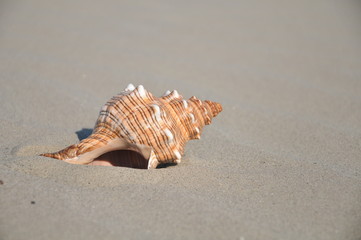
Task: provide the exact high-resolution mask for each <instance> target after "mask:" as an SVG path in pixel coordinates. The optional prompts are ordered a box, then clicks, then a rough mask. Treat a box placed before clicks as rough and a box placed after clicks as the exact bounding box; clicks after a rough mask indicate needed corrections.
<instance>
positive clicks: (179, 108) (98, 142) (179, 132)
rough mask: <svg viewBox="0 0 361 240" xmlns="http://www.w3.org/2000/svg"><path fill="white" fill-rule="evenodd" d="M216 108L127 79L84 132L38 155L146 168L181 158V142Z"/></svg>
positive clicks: (217, 109)
mask: <svg viewBox="0 0 361 240" xmlns="http://www.w3.org/2000/svg"><path fill="white" fill-rule="evenodd" d="M221 111H222V106H221V105H220V104H219V103H216V102H212V101H209V100H205V101H201V100H199V99H197V98H196V97H194V96H193V97H191V98H190V99H188V100H185V99H183V97H182V96H181V95H180V94H179V93H178V92H177V91H176V90H173V91H172V92H170V91H167V92H166V93H165V94H164V95H163V96H162V97H160V98H157V97H154V96H153V95H152V94H151V93H150V92H148V91H147V90H146V89H145V88H144V87H143V86H142V85H139V86H138V87H135V86H134V85H133V84H129V85H128V86H127V87H126V88H125V89H124V91H123V92H121V93H120V94H118V95H116V96H114V97H113V98H111V99H110V100H109V101H108V102H107V103H106V104H105V105H104V106H103V107H102V108H101V110H100V113H99V117H98V119H97V121H96V124H95V127H94V130H93V133H92V134H91V135H90V136H89V137H88V138H86V139H83V140H82V141H80V142H79V143H78V144H74V145H71V146H69V147H67V148H65V149H63V150H61V151H59V152H56V153H44V154H42V156H45V157H51V158H56V159H60V160H63V161H65V162H68V163H73V164H88V165H109V166H126V167H134V168H146V169H149V168H156V167H157V165H158V164H163V163H180V161H181V157H182V154H183V153H184V146H185V144H186V142H187V141H189V140H191V139H199V138H200V136H201V132H202V130H203V127H204V126H205V125H208V124H210V123H211V121H212V119H213V118H214V117H215V116H217V115H218V114H219V113H220V112H221Z"/></svg>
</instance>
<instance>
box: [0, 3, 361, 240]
mask: <svg viewBox="0 0 361 240" xmlns="http://www.w3.org/2000/svg"><path fill="white" fill-rule="evenodd" d="M360 26H361V3H360V2H359V1H336V0H316V1H281V0H273V1H70V0H66V1H45V0H36V1H10V0H9V1H1V2H0V100H1V104H0V123H1V124H0V133H1V138H0V164H1V165H0V180H1V181H2V182H0V239H89V240H90V239H236V240H248V239H361V27H360ZM128 83H133V84H135V85H139V84H142V85H144V86H145V88H146V89H148V90H149V91H151V92H152V93H153V94H155V95H161V94H162V93H163V92H164V91H165V90H167V89H170V90H172V89H177V90H178V92H180V93H181V94H182V95H183V96H184V97H187V98H189V97H191V96H192V95H196V96H197V97H199V98H201V99H209V100H213V101H217V102H220V103H222V104H223V107H224V111H223V112H222V113H221V114H220V115H219V116H217V118H215V119H214V121H213V124H212V125H210V126H207V127H206V128H205V129H204V133H203V135H202V139H201V140H199V141H191V142H189V143H188V144H187V147H186V154H185V156H184V157H183V161H182V163H181V164H179V165H177V166H170V167H167V168H161V169H155V170H149V171H147V170H137V169H129V168H119V167H99V166H77V165H70V164H66V163H64V162H61V161H57V160H55V159H50V158H45V157H39V156H37V155H38V154H39V153H42V152H46V151H55V150H59V149H61V148H63V147H65V146H68V145H70V144H73V143H76V142H78V141H79V137H80V138H81V137H84V136H85V135H86V134H88V133H89V132H90V131H91V129H92V127H93V126H94V123H95V120H96V118H97V115H98V112H99V109H100V107H101V106H102V105H103V104H104V103H105V102H106V101H107V100H108V99H109V98H110V97H112V96H113V95H115V94H117V93H118V92H120V91H121V90H122V89H124V88H125V87H126V85H127V84H128ZM1 183H2V184H1Z"/></svg>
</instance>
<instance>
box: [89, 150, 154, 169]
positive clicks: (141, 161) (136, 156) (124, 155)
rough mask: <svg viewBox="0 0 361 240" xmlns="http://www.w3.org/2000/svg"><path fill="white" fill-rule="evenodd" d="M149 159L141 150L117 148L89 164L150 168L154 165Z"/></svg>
mask: <svg viewBox="0 0 361 240" xmlns="http://www.w3.org/2000/svg"><path fill="white" fill-rule="evenodd" d="M150 160H152V159H149V161H150ZM149 161H148V159H146V158H145V157H144V156H143V155H142V154H140V153H139V152H136V151H132V150H116V151H110V152H107V153H104V154H102V155H100V156H99V157H97V158H95V159H94V160H93V161H92V162H90V163H89V164H88V165H93V166H94V165H96V166H117V167H129V168H139V169H148V168H149V165H152V164H149Z"/></svg>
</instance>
